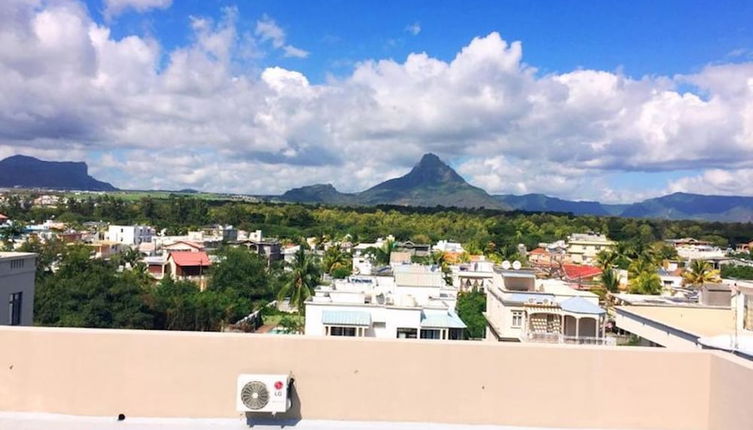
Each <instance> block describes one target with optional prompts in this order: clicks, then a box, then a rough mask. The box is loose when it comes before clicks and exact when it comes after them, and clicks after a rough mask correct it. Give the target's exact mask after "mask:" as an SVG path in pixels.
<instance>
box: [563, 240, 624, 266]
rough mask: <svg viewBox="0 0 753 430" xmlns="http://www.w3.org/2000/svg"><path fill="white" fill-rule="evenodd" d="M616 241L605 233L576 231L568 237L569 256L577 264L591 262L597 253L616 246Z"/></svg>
mask: <svg viewBox="0 0 753 430" xmlns="http://www.w3.org/2000/svg"><path fill="white" fill-rule="evenodd" d="M614 246H615V242H613V241H611V240H609V239H608V238H607V237H606V236H605V235H603V234H594V233H575V234H572V235H570V236H569V237H568V238H567V257H568V258H569V259H570V261H572V262H573V263H576V264H590V263H592V262H593V261H594V260H595V258H596V254H598V253H600V252H601V251H608V250H610V249H612V248H614Z"/></svg>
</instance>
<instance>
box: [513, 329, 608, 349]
mask: <svg viewBox="0 0 753 430" xmlns="http://www.w3.org/2000/svg"><path fill="white" fill-rule="evenodd" d="M521 341H523V342H534V343H560V344H570V345H605V346H616V345H617V341H616V339H615V338H613V337H594V336H565V335H563V334H560V333H545V332H529V333H526V334H525V335H524V336H522V337H521Z"/></svg>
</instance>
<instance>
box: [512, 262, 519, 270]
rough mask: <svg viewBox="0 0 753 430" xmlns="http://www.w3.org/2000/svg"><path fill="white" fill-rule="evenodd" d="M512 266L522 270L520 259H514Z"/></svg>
mask: <svg viewBox="0 0 753 430" xmlns="http://www.w3.org/2000/svg"><path fill="white" fill-rule="evenodd" d="M512 268H513V269H515V270H520V261H518V260H515V261H514V262H513V263H512Z"/></svg>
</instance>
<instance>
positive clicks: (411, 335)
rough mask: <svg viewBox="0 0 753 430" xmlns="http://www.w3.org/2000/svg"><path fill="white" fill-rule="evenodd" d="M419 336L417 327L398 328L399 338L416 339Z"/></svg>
mask: <svg viewBox="0 0 753 430" xmlns="http://www.w3.org/2000/svg"><path fill="white" fill-rule="evenodd" d="M417 336H418V330H417V329H415V328H399V329H397V338H398V339H415V338H416V337H417Z"/></svg>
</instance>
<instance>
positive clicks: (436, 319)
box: [421, 310, 466, 328]
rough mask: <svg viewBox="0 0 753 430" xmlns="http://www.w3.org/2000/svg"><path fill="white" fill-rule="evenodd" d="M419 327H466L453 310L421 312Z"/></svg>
mask: <svg viewBox="0 0 753 430" xmlns="http://www.w3.org/2000/svg"><path fill="white" fill-rule="evenodd" d="M421 327H427V328H429V327H430V328H466V326H465V323H463V320H461V319H460V317H458V315H457V314H456V313H455V312H451V311H430V310H425V311H423V312H421Z"/></svg>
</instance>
